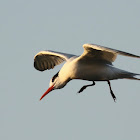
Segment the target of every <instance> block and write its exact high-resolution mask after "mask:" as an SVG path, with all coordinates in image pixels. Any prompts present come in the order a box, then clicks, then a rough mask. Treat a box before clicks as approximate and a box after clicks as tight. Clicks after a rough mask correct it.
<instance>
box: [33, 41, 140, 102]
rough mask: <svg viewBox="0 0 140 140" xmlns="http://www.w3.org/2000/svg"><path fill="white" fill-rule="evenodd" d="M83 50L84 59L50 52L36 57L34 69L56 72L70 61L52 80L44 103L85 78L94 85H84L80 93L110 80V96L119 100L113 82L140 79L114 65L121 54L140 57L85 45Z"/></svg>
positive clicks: (97, 46) (38, 54)
mask: <svg viewBox="0 0 140 140" xmlns="http://www.w3.org/2000/svg"><path fill="white" fill-rule="evenodd" d="M83 48H84V52H83V54H82V55H81V56H77V55H73V54H67V53H61V52H55V51H49V50H48V51H41V52H39V53H37V54H36V55H35V57H34V67H35V68H36V69H37V70H39V71H44V70H49V69H53V68H54V67H55V66H56V65H59V64H61V63H62V62H64V61H65V62H66V63H65V64H64V65H63V67H62V68H61V70H60V71H59V72H58V73H57V74H55V75H54V76H53V78H52V79H51V80H50V87H49V88H48V90H47V91H46V92H45V93H44V94H43V95H42V97H41V98H40V100H41V99H42V98H43V97H44V96H45V95H47V94H48V93H49V92H50V91H52V90H54V89H61V88H63V87H64V86H65V85H66V84H67V83H68V82H69V81H70V80H72V79H82V80H88V81H92V82H93V83H92V84H91V85H85V86H83V87H82V88H81V89H80V90H79V92H78V93H80V92H82V91H83V90H84V89H85V88H86V87H88V86H93V85H95V81H107V82H108V84H109V88H110V93H111V95H112V97H113V99H114V101H115V100H116V97H115V95H114V93H113V91H112V89H111V85H110V80H114V79H135V80H140V79H138V78H136V77H135V76H136V75H139V74H136V73H131V72H128V71H124V70H121V69H118V68H115V67H113V65H112V62H114V61H115V59H116V57H117V55H118V54H119V55H124V56H129V57H135V58H140V56H137V55H134V54H130V53H127V52H123V51H119V50H115V49H111V48H107V47H103V46H100V45H95V44H84V45H83Z"/></svg>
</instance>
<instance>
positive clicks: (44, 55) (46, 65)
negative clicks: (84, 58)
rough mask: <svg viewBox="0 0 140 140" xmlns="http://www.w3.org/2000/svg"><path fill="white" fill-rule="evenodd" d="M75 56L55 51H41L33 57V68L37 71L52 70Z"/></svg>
mask: <svg viewBox="0 0 140 140" xmlns="http://www.w3.org/2000/svg"><path fill="white" fill-rule="evenodd" d="M73 56H75V55H72V54H66V53H60V52H55V51H49V50H48V51H41V52H39V53H37V54H36V55H35V56H34V67H35V68H36V69H37V70H39V71H44V70H47V69H48V70H49V69H53V68H54V67H55V66H56V65H59V64H60V63H62V62H63V61H67V60H68V59H69V58H71V57H73Z"/></svg>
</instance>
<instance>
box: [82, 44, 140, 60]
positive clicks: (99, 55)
mask: <svg viewBox="0 0 140 140" xmlns="http://www.w3.org/2000/svg"><path fill="white" fill-rule="evenodd" d="M83 48H84V53H83V54H82V55H81V56H80V57H79V59H88V58H90V59H92V58H93V59H94V60H104V61H107V62H108V63H112V62H114V61H115V59H116V57H117V55H118V54H119V55H124V56H129V57H135V58H140V56H137V55H134V54H130V53H127V52H123V51H119V50H115V49H111V48H107V47H103V46H100V45H95V44H84V45H83Z"/></svg>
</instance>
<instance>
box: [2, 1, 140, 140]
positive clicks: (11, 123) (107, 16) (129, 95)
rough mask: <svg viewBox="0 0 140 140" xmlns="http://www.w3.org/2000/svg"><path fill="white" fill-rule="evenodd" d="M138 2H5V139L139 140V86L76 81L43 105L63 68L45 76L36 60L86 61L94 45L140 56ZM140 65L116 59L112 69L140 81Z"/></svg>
mask: <svg viewBox="0 0 140 140" xmlns="http://www.w3.org/2000/svg"><path fill="white" fill-rule="evenodd" d="M139 7H140V1H139V0H133V1H132V0H117V1H116V0H104V1H103V0H86V1H81V0H71V1H67V0H59V1H57V0H52V1H49V0H12V1H11V0H4V1H0V21H1V22H0V48H1V55H0V64H1V72H0V93H1V94H0V96H1V97H0V112H1V113H0V114H1V115H0V139H2V140H19V139H20V140H25V139H27V140H28V139H29V140H38V139H42V140H44V139H45V140H46V139H47V140H85V139H89V140H90V139H97V140H102V139H104V140H110V139H113V140H126V139H127V140H132V139H133V140H139V139H140V119H139V118H140V110H139V106H140V101H139V99H140V86H139V85H140V82H139V81H135V80H124V79H123V80H114V81H111V84H112V89H113V91H114V93H115V95H116V97H117V102H116V103H114V101H113V99H112V97H111V95H110V91H109V87H108V84H107V82H96V85H95V86H94V87H89V88H87V89H86V90H85V91H83V92H82V93H81V94H77V92H78V91H79V89H80V88H81V87H82V86H83V85H86V84H90V83H91V82H88V81H82V80H73V81H71V82H69V83H68V84H67V86H66V87H64V88H63V89H60V90H55V91H52V92H51V93H50V94H48V95H47V96H46V97H45V98H43V100H41V101H39V99H40V97H41V96H42V94H43V93H44V92H45V91H46V90H47V88H48V87H49V81H50V79H51V78H52V77H53V75H54V74H56V73H57V72H58V70H59V69H60V68H61V67H62V65H63V64H61V65H60V66H57V67H55V68H54V69H53V70H49V71H44V72H40V71H37V70H36V69H34V67H33V62H34V55H35V54H36V53H38V52H39V51H41V50H53V51H60V52H65V53H70V54H76V55H80V54H82V53H83V48H82V45H83V44H85V43H94V44H99V45H103V46H107V47H110V48H114V49H119V50H122V51H126V52H129V53H133V54H136V55H140V47H139V44H140V43H139V41H140V39H139V36H140V26H139V25H140V8H139ZM139 64H140V60H139V59H136V58H129V57H124V56H118V58H117V60H116V61H115V63H114V65H115V66H116V67H118V68H120V69H124V70H127V71H130V72H135V73H140V65H139Z"/></svg>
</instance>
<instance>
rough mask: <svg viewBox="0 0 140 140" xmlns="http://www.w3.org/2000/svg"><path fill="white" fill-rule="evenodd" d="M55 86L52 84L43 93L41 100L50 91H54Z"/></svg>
mask: <svg viewBox="0 0 140 140" xmlns="http://www.w3.org/2000/svg"><path fill="white" fill-rule="evenodd" d="M53 88H54V85H52V86H51V87H49V88H48V90H47V91H46V92H45V93H44V94H43V95H42V97H41V98H40V100H42V98H43V97H44V96H46V95H47V94H48V93H49V92H50V91H52V90H53Z"/></svg>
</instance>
